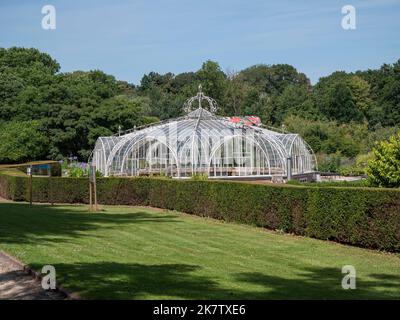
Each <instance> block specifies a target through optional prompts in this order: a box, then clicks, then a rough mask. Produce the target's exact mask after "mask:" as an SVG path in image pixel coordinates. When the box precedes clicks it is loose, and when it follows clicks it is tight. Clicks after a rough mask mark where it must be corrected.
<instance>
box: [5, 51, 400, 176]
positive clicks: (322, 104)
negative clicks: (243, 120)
mask: <svg viewBox="0 0 400 320" xmlns="http://www.w3.org/2000/svg"><path fill="white" fill-rule="evenodd" d="M132 72H134V70H132ZM200 83H201V84H202V86H203V90H204V91H205V93H206V94H207V95H209V96H212V97H213V98H215V99H216V100H217V102H218V104H219V106H220V110H219V113H220V114H221V115H229V116H231V115H257V116H260V117H261V119H262V121H263V123H264V124H266V125H270V126H274V127H279V128H282V129H285V130H288V131H292V132H298V133H300V134H301V135H302V136H303V137H304V138H305V139H306V140H307V141H308V142H309V143H310V145H311V146H312V147H313V149H314V150H315V151H316V152H317V153H318V155H319V164H320V169H321V170H324V171H328V170H329V171H337V170H338V169H339V168H341V170H343V171H347V172H358V171H362V170H363V168H364V166H365V163H366V160H367V159H368V158H369V154H370V151H371V148H372V146H373V144H374V141H377V140H382V139H386V138H388V137H389V136H390V135H392V134H394V133H395V132H396V131H397V130H398V129H397V128H398V127H399V126H400V60H399V61H397V62H395V63H394V64H384V65H383V66H382V67H381V68H380V69H377V70H367V71H357V72H355V73H346V72H342V71H340V72H334V73H333V74H331V75H329V76H327V77H323V78H321V79H320V80H319V81H318V83H317V84H315V85H314V86H312V85H311V83H310V80H309V79H308V78H307V76H306V75H305V74H303V73H301V72H298V71H297V70H296V69H295V68H294V67H292V66H290V65H286V64H277V65H255V66H251V67H249V68H247V69H244V70H242V71H240V72H233V71H230V72H224V71H223V70H221V68H220V66H219V65H218V63H216V62H213V61H207V62H205V63H204V64H203V65H202V67H201V68H200V70H198V71H197V72H186V73H181V74H177V75H174V74H172V73H166V74H158V73H156V72H150V73H149V74H146V75H144V76H143V78H142V80H141V82H140V85H138V86H135V85H132V84H129V83H127V82H124V81H119V80H116V79H115V78H114V77H113V76H111V75H107V74H105V73H103V72H102V71H99V70H95V71H89V72H82V71H76V72H71V73H60V65H59V64H58V63H57V61H55V60H54V59H52V58H51V57H50V56H49V55H48V54H45V53H41V52H39V51H38V50H36V49H24V48H10V49H0V139H1V141H2V143H1V145H0V162H3V163H4V162H18V161H25V160H34V159H44V158H52V159H61V158H63V157H68V156H71V155H73V156H78V157H79V158H80V159H82V160H85V159H87V157H88V155H89V154H90V151H91V149H92V147H93V144H94V141H95V140H96V138H97V137H98V136H100V135H110V134H112V133H116V132H117V131H118V130H119V128H120V129H121V130H125V129H129V128H132V127H134V126H138V125H142V124H146V123H150V122H153V121H157V120H158V119H160V120H163V119H167V118H171V117H176V116H179V115H182V113H183V110H182V106H183V103H184V101H185V100H186V99H187V98H188V97H190V96H192V95H194V94H195V93H196V91H197V86H198V84H200Z"/></svg>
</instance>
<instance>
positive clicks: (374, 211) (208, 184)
mask: <svg viewBox="0 0 400 320" xmlns="http://www.w3.org/2000/svg"><path fill="white" fill-rule="evenodd" d="M97 189H98V200H99V203H100V204H114V205H117V204H118V205H149V206H154V207H159V208H166V209H171V210H178V211H183V212H187V213H191V214H196V215H200V216H207V217H211V218H216V219H223V220H226V221H236V222H240V223H246V224H252V225H257V226H261V227H265V228H269V229H273V230H276V229H278V230H283V231H285V232H291V233H295V234H298V235H304V236H310V237H314V238H318V239H324V240H334V241H338V242H342V243H347V244H352V245H357V246H362V247H367V248H375V249H382V250H388V251H396V252H398V251H400V191H399V190H394V189H374V188H348V187H345V188H338V187H303V186H283V185H265V184H250V183H243V182H228V181H227V182H225V181H224V182H223V181H194V180H172V179H161V178H142V177H139V178H99V179H98V183H97ZM0 196H2V197H4V198H8V199H12V200H15V201H27V200H28V178H27V177H21V176H11V175H6V174H1V173H0ZM88 198H89V195H88V179H87V178H60V177H52V178H46V177H34V178H33V201H36V202H56V203H88Z"/></svg>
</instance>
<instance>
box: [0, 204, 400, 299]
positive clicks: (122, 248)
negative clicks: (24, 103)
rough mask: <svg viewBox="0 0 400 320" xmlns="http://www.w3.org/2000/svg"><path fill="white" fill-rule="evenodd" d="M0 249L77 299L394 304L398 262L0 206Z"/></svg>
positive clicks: (298, 241)
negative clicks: (47, 270)
mask: <svg viewBox="0 0 400 320" xmlns="http://www.w3.org/2000/svg"><path fill="white" fill-rule="evenodd" d="M0 249H1V250H4V251H6V252H8V253H10V254H12V255H14V256H16V257H17V258H19V259H20V260H22V261H24V262H25V263H28V264H30V265H32V266H33V267H34V268H36V269H37V270H40V269H41V267H42V266H43V265H45V264H51V265H54V266H55V267H56V271H57V280H58V282H59V283H62V284H63V285H64V286H65V287H67V288H69V289H72V290H74V291H77V292H79V293H80V294H81V295H82V296H83V297H85V298H105V299H285V298H290V299H294V298H296V299H297V298H300V299H302V298H311V299H332V298H345V299H351V298H378V299H379V298H397V299H400V257H399V255H389V254H383V253H379V252H374V251H371V250H365V249H359V248H355V247H349V246H344V245H340V244H336V243H330V242H325V241H319V240H314V239H309V238H301V237H295V236H291V235H285V234H278V233H275V232H271V231H265V230H262V229H259V228H255V227H251V226H244V225H237V224H231V223H223V222H219V221H215V220H211V219H205V218H200V217H196V216H190V215H186V214H181V213H177V212H171V211H161V210H152V209H147V208H146V209H144V208H132V207H105V210H104V211H102V212H100V213H89V212H88V211H87V206H54V207H52V206H45V205H37V206H34V207H33V208H29V206H28V205H26V204H16V203H0ZM349 264H350V265H354V266H355V268H356V270H357V289H356V290H343V289H342V288H341V279H342V276H343V275H342V274H341V268H342V266H343V265H349Z"/></svg>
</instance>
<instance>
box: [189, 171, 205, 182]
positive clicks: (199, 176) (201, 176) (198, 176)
mask: <svg viewBox="0 0 400 320" xmlns="http://www.w3.org/2000/svg"><path fill="white" fill-rule="evenodd" d="M190 179H191V180H197V181H199V180H208V174H206V173H196V174H194V175H192V176H191V177H190Z"/></svg>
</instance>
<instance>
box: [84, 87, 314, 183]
mask: <svg viewBox="0 0 400 320" xmlns="http://www.w3.org/2000/svg"><path fill="white" fill-rule="evenodd" d="M203 102H207V105H208V108H207V109H208V110H206V109H205V108H204V107H203V106H202V103H203ZM194 103H196V104H197V103H198V105H197V106H196V108H193V104H194ZM185 111H186V113H187V114H186V115H185V116H183V117H180V118H177V119H172V120H168V121H164V122H160V123H156V124H152V125H149V126H147V127H142V128H138V129H134V130H130V131H128V132H125V134H123V135H121V136H118V135H116V136H111V137H99V138H98V140H97V142H96V145H95V148H94V150H93V153H92V159H91V162H92V164H93V165H95V166H96V168H97V170H99V171H100V172H101V173H102V174H103V175H104V176H106V177H107V176H139V175H166V176H170V177H175V178H186V177H191V176H193V175H196V174H206V175H207V176H209V177H210V178H224V177H225V178H228V177H232V178H234V177H242V178H255V177H273V176H282V177H288V178H290V177H291V175H296V174H304V173H311V172H314V171H315V170H316V165H317V163H316V158H315V155H314V153H313V152H312V150H311V148H310V147H309V145H308V144H307V143H306V142H305V141H304V140H303V139H302V138H301V137H300V136H299V135H297V134H283V133H279V132H275V131H272V130H268V129H266V128H262V127H260V126H257V125H248V124H243V123H239V124H237V123H233V122H232V121H230V120H229V118H224V117H220V116H216V115H215V112H216V111H217V104H216V103H215V101H214V100H213V99H211V98H209V97H207V96H205V95H204V94H203V93H202V91H201V87H200V90H199V93H198V94H197V95H196V96H195V97H193V98H191V99H189V100H188V101H187V102H186V104H185Z"/></svg>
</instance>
